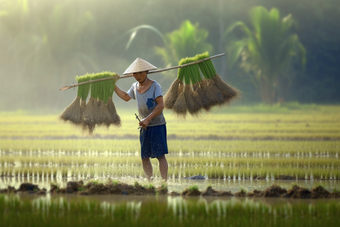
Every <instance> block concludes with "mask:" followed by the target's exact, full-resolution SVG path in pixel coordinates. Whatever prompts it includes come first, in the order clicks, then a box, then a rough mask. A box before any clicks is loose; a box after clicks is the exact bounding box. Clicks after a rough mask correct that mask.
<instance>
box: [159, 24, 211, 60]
mask: <svg viewBox="0 0 340 227" xmlns="http://www.w3.org/2000/svg"><path fill="white" fill-rule="evenodd" d="M208 34H209V32H208V31H207V30H206V29H204V28H199V25H198V24H192V23H191V22H190V21H188V20H186V21H184V22H183V23H182V24H181V26H180V28H179V29H178V30H174V31H173V32H171V33H168V34H166V38H165V40H166V41H165V47H156V48H155V53H156V54H157V55H159V56H160V57H161V58H162V59H163V61H164V63H165V64H170V65H177V63H178V62H179V60H180V59H181V58H183V57H185V56H195V55H196V54H197V52H199V53H200V52H204V51H210V52H211V51H212V45H211V44H209V43H208V42H207V41H206V39H207V37H208Z"/></svg>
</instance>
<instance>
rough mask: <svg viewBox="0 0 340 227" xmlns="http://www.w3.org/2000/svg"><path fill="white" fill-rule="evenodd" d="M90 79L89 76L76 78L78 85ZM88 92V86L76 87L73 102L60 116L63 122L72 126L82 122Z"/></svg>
mask: <svg viewBox="0 0 340 227" xmlns="http://www.w3.org/2000/svg"><path fill="white" fill-rule="evenodd" d="M90 79H91V76H90V75H84V76H76V81H77V82H78V83H82V82H86V81H89V80H90ZM89 90H90V84H89V83H88V84H83V85H80V86H79V87H78V91H77V96H76V98H75V99H74V100H73V102H72V103H71V104H70V105H69V106H68V107H66V108H65V110H64V111H63V113H62V114H61V115H60V117H59V118H60V119H61V120H63V121H70V122H71V123H72V124H74V125H80V124H82V122H83V111H84V107H85V102H86V98H87V96H88V93H89Z"/></svg>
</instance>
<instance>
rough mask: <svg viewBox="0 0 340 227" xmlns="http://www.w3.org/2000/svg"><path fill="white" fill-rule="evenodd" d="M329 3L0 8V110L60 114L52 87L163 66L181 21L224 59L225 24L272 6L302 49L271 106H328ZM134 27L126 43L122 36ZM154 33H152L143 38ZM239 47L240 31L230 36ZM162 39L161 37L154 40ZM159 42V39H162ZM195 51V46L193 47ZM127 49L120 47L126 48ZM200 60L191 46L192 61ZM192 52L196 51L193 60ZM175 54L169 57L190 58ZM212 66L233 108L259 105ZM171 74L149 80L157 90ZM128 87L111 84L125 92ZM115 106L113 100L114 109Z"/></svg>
mask: <svg viewBox="0 0 340 227" xmlns="http://www.w3.org/2000/svg"><path fill="white" fill-rule="evenodd" d="M339 3H340V1H339V0H323V1H321V0H299V1H293V0H241V1H240V0H238V1H237V0H211V1H206V0H186V1H181V0H173V1H167V0H145V1H137V0H115V1H110V0H97V1H95V0H59V1H50V0H0V50H1V52H0V78H1V81H2V82H1V84H2V88H1V89H0V109H1V110H7V109H17V108H44V107H46V108H56V109H58V108H63V107H65V105H67V104H68V103H69V102H70V100H71V99H72V98H74V96H75V92H72V91H67V92H60V91H58V89H59V88H60V87H62V86H64V85H66V84H70V83H72V82H74V79H73V77H74V76H75V75H83V74H85V73H87V72H100V71H105V70H110V71H115V72H117V73H122V72H124V70H125V69H126V67H127V66H128V65H129V64H130V63H131V62H132V61H133V60H134V59H135V58H136V57H137V56H140V57H142V58H144V59H147V60H148V61H150V62H152V63H153V64H155V65H157V66H158V67H159V68H164V67H166V66H167V65H168V63H171V64H174V63H173V62H166V61H165V60H164V58H162V57H160V55H158V54H157V48H158V52H159V51H160V49H161V48H166V45H165V42H164V38H165V37H167V36H168V35H169V34H171V33H173V32H174V31H178V30H180V28H181V25H182V24H183V22H185V21H190V22H191V24H192V25H193V26H196V29H197V30H202V31H206V32H207V35H206V38H205V39H204V42H205V43H206V44H207V46H205V47H203V48H206V49H207V48H211V50H210V53H211V55H213V54H218V53H225V52H227V47H228V41H229V40H228V38H226V36H225V35H224V34H225V32H226V30H227V29H228V27H229V26H230V25H232V24H233V23H235V22H236V21H242V22H244V23H245V24H246V25H247V26H249V27H251V21H250V17H249V11H250V9H251V8H253V7H254V6H263V7H265V8H266V9H268V10H270V9H271V8H273V7H275V8H277V9H278V10H279V11H280V14H281V17H282V18H283V17H285V16H287V15H289V14H291V15H292V19H293V20H294V22H295V23H294V25H293V26H292V31H291V32H292V33H294V34H296V35H297V36H298V37H299V40H300V42H301V43H302V44H303V46H304V48H305V50H306V60H307V61H306V65H305V68H304V70H303V69H302V68H301V66H300V65H299V60H298V59H295V60H294V61H293V62H292V63H293V64H292V67H291V68H290V70H289V71H287V72H285V73H287V74H289V76H280V77H279V80H280V84H281V86H280V88H279V90H278V91H277V92H278V94H277V96H276V100H275V101H277V100H278V99H280V100H284V101H299V102H304V103H311V102H313V103H338V102H339V99H340V78H339V68H340V66H339V56H340V55H339V54H340V42H339V40H340V24H339V22H338V21H340V20H339V19H340V4H339ZM140 25H149V26H151V27H150V28H149V29H139V30H138V32H137V33H136V34H135V35H136V36H135V37H134V39H133V42H131V43H129V39H130V37H131V34H132V33H131V32H132V31H131V30H130V29H132V28H136V27H138V26H140ZM151 28H155V29H157V30H158V31H159V33H160V34H157V33H156V32H154V31H152V29H151ZM233 33H234V35H235V36H236V37H239V38H240V39H241V37H242V33H241V31H240V29H236V30H235V31H234V32H233ZM162 36H163V37H162ZM165 39H166V38H165ZM198 43H200V42H198ZM128 44H129V47H128V48H127V45H128ZM200 52H202V51H201V50H200V49H199V48H198V51H197V53H200ZM194 54H196V53H194ZM191 55H193V53H191V52H185V51H183V52H181V53H180V54H179V56H178V57H179V58H181V57H187V56H191ZM227 60H228V57H224V58H220V59H216V60H214V61H213V62H214V64H215V66H216V69H217V71H218V73H219V74H220V75H221V77H222V78H223V79H224V80H225V81H227V82H228V83H230V84H232V85H233V86H235V87H237V88H238V89H240V90H241V91H242V92H243V100H242V101H243V102H261V101H262V99H261V95H260V93H259V91H258V88H257V87H256V86H254V83H253V82H252V81H251V79H250V76H251V75H249V74H250V73H247V72H245V71H244V70H243V69H242V68H241V67H239V66H240V63H241V62H240V61H238V62H236V63H235V64H234V66H233V67H231V66H230V65H229V64H227ZM175 76H176V72H174V71H173V72H168V73H165V74H163V75H155V76H153V77H154V78H157V80H159V81H160V83H161V84H162V86H163V90H164V91H166V90H167V88H168V87H169V85H170V83H171V82H172V81H173V79H174V77H175ZM131 83H132V80H129V79H125V80H121V81H120V82H119V85H120V86H121V87H122V88H123V89H128V88H129V86H130V85H131ZM117 100H118V99H116V101H117Z"/></svg>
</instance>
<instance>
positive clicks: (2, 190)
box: [0, 186, 16, 193]
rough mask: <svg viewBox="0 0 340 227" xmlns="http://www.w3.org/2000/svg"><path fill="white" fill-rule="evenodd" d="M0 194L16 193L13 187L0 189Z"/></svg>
mask: <svg viewBox="0 0 340 227" xmlns="http://www.w3.org/2000/svg"><path fill="white" fill-rule="evenodd" d="M0 193H16V190H15V188H14V187H11V186H8V187H7V188H4V189H1V190H0Z"/></svg>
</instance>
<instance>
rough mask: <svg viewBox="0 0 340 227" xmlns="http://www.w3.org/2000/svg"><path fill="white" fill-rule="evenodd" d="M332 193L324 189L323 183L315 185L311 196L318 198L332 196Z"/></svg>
mask: <svg viewBox="0 0 340 227" xmlns="http://www.w3.org/2000/svg"><path fill="white" fill-rule="evenodd" d="M330 197H331V193H330V192H329V191H327V190H326V189H324V187H322V186H321V185H319V186H317V187H315V188H313V189H312V191H311V198H313V199H318V198H330Z"/></svg>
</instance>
